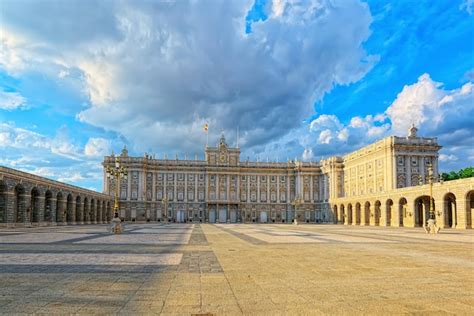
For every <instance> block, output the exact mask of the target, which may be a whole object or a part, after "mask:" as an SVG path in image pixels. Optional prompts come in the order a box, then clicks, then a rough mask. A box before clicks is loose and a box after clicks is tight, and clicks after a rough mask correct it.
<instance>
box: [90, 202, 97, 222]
mask: <svg viewBox="0 0 474 316" xmlns="http://www.w3.org/2000/svg"><path fill="white" fill-rule="evenodd" d="M95 207H96V205H95V200H94V199H91V208H90V210H89V221H90V222H91V223H94V221H95V214H96V213H97V209H96V208H95Z"/></svg>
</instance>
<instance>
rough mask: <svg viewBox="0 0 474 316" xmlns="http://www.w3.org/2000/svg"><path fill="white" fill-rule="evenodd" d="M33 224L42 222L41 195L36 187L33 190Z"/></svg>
mask: <svg viewBox="0 0 474 316" xmlns="http://www.w3.org/2000/svg"><path fill="white" fill-rule="evenodd" d="M30 205H31V222H32V223H39V222H40V194H39V191H38V189H37V188H36V187H35V188H33V189H32V190H31V204H30Z"/></svg>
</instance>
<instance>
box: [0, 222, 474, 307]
mask: <svg viewBox="0 0 474 316" xmlns="http://www.w3.org/2000/svg"><path fill="white" fill-rule="evenodd" d="M108 227H110V226H109V225H77V226H56V227H36V228H15V229H6V228H5V229H0V313H1V314H15V313H21V314H23V313H37V314H45V315H46V314H48V315H49V314H84V315H86V314H87V315H90V314H102V315H103V314H122V315H136V314H146V315H149V314H150V315H151V314H162V315H167V314H170V315H172V314H174V315H190V314H214V315H234V314H235V315H240V314H248V315H256V314H261V315H319V314H351V315H352V314H373V315H381V314H457V315H473V314H474V273H473V272H474V247H473V244H474V238H473V237H474V235H473V231H472V230H462V231H461V230H453V229H451V230H442V231H441V233H440V234H437V235H428V234H426V233H425V232H424V230H423V229H422V228H391V227H364V226H347V225H298V226H294V225H288V224H287V225H284V224H280V225H275V224H260V225H256V224H214V225H213V224H127V225H126V227H125V229H126V231H125V232H124V233H123V234H121V235H112V234H110V233H109V232H108V231H107V229H108Z"/></svg>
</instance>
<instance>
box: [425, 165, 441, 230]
mask: <svg viewBox="0 0 474 316" xmlns="http://www.w3.org/2000/svg"><path fill="white" fill-rule="evenodd" d="M433 183H434V175H433V165H432V164H431V163H430V164H429V165H428V184H429V185H430V219H429V220H428V225H427V227H426V228H425V230H426V233H428V234H429V233H431V234H437V233H438V232H439V227H438V226H436V215H435V210H434V203H433Z"/></svg>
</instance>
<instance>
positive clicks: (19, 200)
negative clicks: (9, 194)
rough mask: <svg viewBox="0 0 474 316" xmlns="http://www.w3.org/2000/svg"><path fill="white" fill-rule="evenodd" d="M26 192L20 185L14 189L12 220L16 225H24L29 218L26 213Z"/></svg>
mask: <svg viewBox="0 0 474 316" xmlns="http://www.w3.org/2000/svg"><path fill="white" fill-rule="evenodd" d="M25 193H26V190H25V187H24V186H23V185H21V184H18V185H17V186H16V187H15V197H14V201H13V202H14V203H13V211H14V212H15V214H14V218H15V222H16V223H24V222H26V221H29V216H28V214H27V212H26V196H25Z"/></svg>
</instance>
